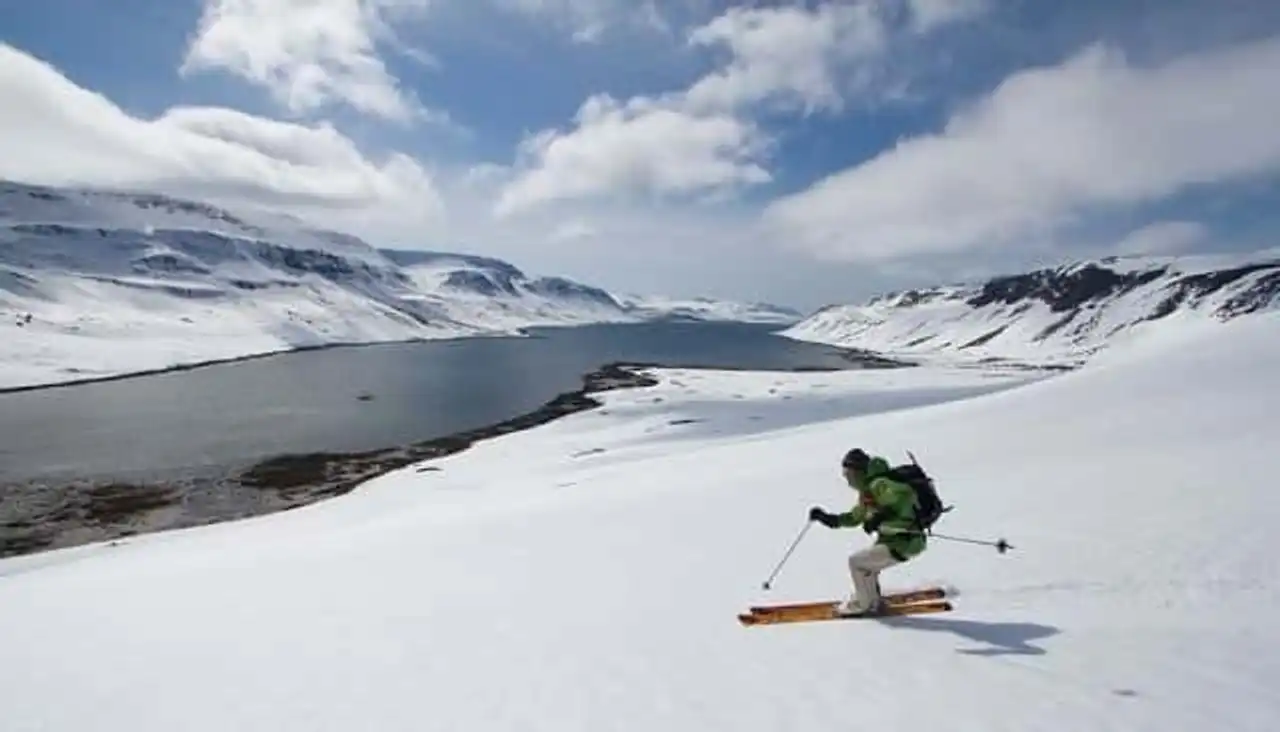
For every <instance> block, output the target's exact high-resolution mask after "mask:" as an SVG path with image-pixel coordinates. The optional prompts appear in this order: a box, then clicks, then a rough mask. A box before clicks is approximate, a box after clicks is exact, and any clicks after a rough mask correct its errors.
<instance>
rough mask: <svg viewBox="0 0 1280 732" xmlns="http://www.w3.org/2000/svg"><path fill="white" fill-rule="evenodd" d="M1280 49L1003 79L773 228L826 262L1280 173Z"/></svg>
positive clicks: (775, 220)
mask: <svg viewBox="0 0 1280 732" xmlns="http://www.w3.org/2000/svg"><path fill="white" fill-rule="evenodd" d="M1277 68H1280V38H1273V39H1270V40H1266V41H1261V42H1257V43H1253V44H1250V45H1241V46H1237V47H1232V48H1227V49H1219V50H1214V51H1209V52H1204V53H1200V54H1197V55H1192V56H1187V57H1185V58H1181V59H1178V60H1175V61H1173V62H1171V63H1168V64H1166V65H1163V66H1160V67H1156V68H1135V67H1133V66H1130V65H1129V64H1127V63H1126V61H1125V60H1124V59H1123V58H1122V57H1120V56H1119V55H1118V54H1116V53H1112V52H1108V51H1106V50H1104V49H1103V48H1101V47H1093V48H1090V49H1087V50H1086V51H1085V52H1082V53H1080V54H1078V55H1077V56H1075V57H1074V58H1071V59H1069V60H1068V61H1067V62H1065V63H1063V64H1062V65H1060V66H1056V67H1051V68H1043V69H1034V70H1028V71H1023V72H1020V73H1017V74H1014V75H1012V76H1010V77H1009V78H1007V79H1006V80H1005V81H1004V82H1003V83H1002V84H1001V85H1000V86H999V87H998V88H997V89H996V90H995V91H994V92H993V93H992V94H991V95H990V96H988V97H986V98H984V99H982V100H980V101H979V102H978V103H976V104H974V105H973V106H972V107H971V108H969V109H966V110H964V111H963V112H961V113H958V114H956V115H955V116H954V117H953V118H952V119H951V120H950V122H949V123H948V124H947V126H946V129H945V130H943V131H942V132H940V133H937V134H933V135H926V136H922V137H917V138H914V139H909V140H906V141H904V142H902V143H900V144H898V145H897V146H896V147H894V148H892V149H890V150H886V151H885V152H883V153H881V154H880V155H878V156H877V157H875V158H873V159H871V160H870V161H867V162H865V163H863V164H861V165H858V166H855V167H853V168H850V169H848V170H845V171H843V172H840V173H837V174H834V175H831V176H829V177H827V178H826V179H824V180H822V181H819V182H818V183H816V184H815V185H813V186H811V187H810V188H809V189H807V190H805V191H803V192H801V193H798V194H795V195H793V196H789V197H787V198H784V199H781V200H779V201H777V202H775V203H774V204H772V205H771V206H770V207H769V208H768V210H767V212H766V221H767V223H768V225H769V226H770V227H771V228H772V229H773V230H774V231H775V232H776V234H777V235H778V236H779V237H780V238H781V239H783V240H785V241H787V242H788V243H793V244H794V245H796V246H799V247H802V248H804V249H807V250H810V251H812V252H816V253H819V254H821V255H824V256H828V257H831V258H841V259H847V260H885V259H891V258H894V257H899V256H905V255H911V254H919V253H927V252H949V251H950V252H956V251H963V250H968V249H973V248H979V247H994V246H999V245H1008V244H1012V243H1016V242H1017V241H1018V240H1019V239H1020V238H1021V237H1026V236H1031V235H1035V234H1039V233H1043V232H1045V231H1048V230H1051V229H1053V228H1054V227H1056V226H1059V225H1061V224H1063V223H1065V222H1067V221H1069V220H1071V219H1072V217H1074V216H1078V215H1081V214H1084V213H1087V212H1089V211H1090V210H1092V209H1094V208H1095V207H1105V206H1130V205H1135V204H1141V203H1144V202H1150V201H1156V200H1160V199H1162V198H1164V197H1167V196H1170V195H1172V194H1174V193H1177V192H1180V191H1183V190H1184V189H1187V188H1189V187H1192V186H1197V185H1204V184H1213V183H1220V182H1228V181H1233V180H1239V179H1245V178H1249V177H1251V176H1258V175H1263V174H1269V173H1275V172H1276V171H1277V170H1280V135H1278V134H1276V130H1277V129H1280V96H1278V95H1276V94H1275V89H1276V77H1275V69H1277Z"/></svg>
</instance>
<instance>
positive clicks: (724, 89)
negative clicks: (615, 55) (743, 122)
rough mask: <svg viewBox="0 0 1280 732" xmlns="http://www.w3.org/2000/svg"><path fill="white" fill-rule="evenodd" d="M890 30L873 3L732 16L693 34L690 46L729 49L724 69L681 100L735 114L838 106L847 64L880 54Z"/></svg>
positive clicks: (757, 10) (739, 10) (754, 11)
mask: <svg viewBox="0 0 1280 732" xmlns="http://www.w3.org/2000/svg"><path fill="white" fill-rule="evenodd" d="M887 42H888V38H887V29H886V27H885V25H884V22H883V20H882V19H881V18H880V17H879V15H878V11H877V6H876V4H874V3H856V4H844V3H831V4H827V5H822V6H820V7H818V8H816V9H814V10H806V9H804V8H800V7H779V8H749V9H748V8H733V9H730V10H729V11H727V12H726V13H724V14H723V15H721V16H720V17H718V18H716V19H715V20H713V21H711V22H710V23H708V24H707V25H704V26H702V27H701V28H698V29H696V30H694V31H693V32H692V33H691V34H690V36H689V43H690V44H691V45H693V46H712V47H714V46H720V45H723V46H726V47H728V48H729V50H730V51H731V53H732V60H731V61H730V62H729V64H728V65H727V66H726V67H725V68H723V69H721V70H719V71H716V72H714V73H712V74H710V75H708V76H706V77H704V78H703V79H702V80H700V81H698V82H697V83H696V84H694V85H693V87H692V88H690V89H689V91H688V92H687V93H686V94H685V101H686V103H687V104H688V105H689V107H690V108H692V109H697V110H721V109H734V108H737V107H739V106H741V105H746V104H754V103H757V102H762V101H766V100H769V99H777V100H778V101H780V102H782V103H784V104H798V105H800V106H802V107H804V108H805V110H806V111H811V110H814V109H823V108H827V109H838V108H840V107H841V106H842V102H843V99H844V92H843V90H842V89H841V71H842V69H843V68H844V67H845V65H846V64H848V63H850V62H852V61H854V60H857V59H860V58H862V59H865V58H868V57H871V56H874V55H876V54H879V53H881V52H882V51H883V50H884V49H885V47H886V44H887Z"/></svg>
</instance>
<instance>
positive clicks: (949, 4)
mask: <svg viewBox="0 0 1280 732" xmlns="http://www.w3.org/2000/svg"><path fill="white" fill-rule="evenodd" d="M908 5H909V6H910V9H911V24H912V26H913V27H914V28H915V29H916V31H918V32H920V33H928V32H929V31H932V30H934V29H935V28H940V27H942V26H944V25H950V24H952V23H956V22H960V21H964V20H971V19H973V18H976V17H978V16H980V15H983V14H984V13H986V12H987V11H988V10H990V5H991V3H990V0H908Z"/></svg>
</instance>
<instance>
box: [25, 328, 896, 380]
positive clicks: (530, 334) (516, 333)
mask: <svg viewBox="0 0 1280 732" xmlns="http://www.w3.org/2000/svg"><path fill="white" fill-rule="evenodd" d="M650 322H658V321H645V320H641V321H620V322H617V323H613V322H602V323H574V324H559V323H552V324H535V325H525V326H520V327H518V328H514V329H512V330H509V331H491V332H484V331H480V332H476V333H472V334H457V335H446V336H440V337H437V338H430V337H417V338H395V339H391V340H378V341H337V342H334V343H319V344H315V345H309V346H292V347H289V348H277V349H274V350H271V351H255V352H253V353H246V354H242V355H239V356H226V357H221V358H212V359H204V360H199V361H190V362H186V363H179V364H173V365H170V366H160V367H155V368H146V369H141V370H138V371H123V372H120V373H115V374H104V375H101V376H86V377H82V378H73V379H68V380H65V381H49V382H42V383H38V384H22V385H20V386H0V396H4V395H5V394H19V393H24V392H33V391H45V390H50V389H66V388H70V387H74V386H85V385H88V384H102V383H109V382H113V381H127V380H129V379H141V378H145V377H148V376H163V375H165V374H172V373H181V372H185V371H196V370H198V369H203V368H210V367H213V366H225V365H227V364H236V363H245V362H249V361H258V360H262V359H266V358H273V357H275V356H288V355H291V354H295V353H309V352H312V351H328V350H335V349H340V348H371V347H376V346H390V345H402V344H408V343H450V342H462V341H471V340H479V339H485V338H489V339H493V338H520V339H536V338H542V337H544V336H541V335H538V334H537V333H536V332H534V331H537V330H541V329H546V328H578V327H583V326H590V325H598V324H607V325H630V324H634V325H643V324H646V323H650ZM680 322H685V323H690V324H696V323H716V322H742V323H745V324H748V325H762V326H764V325H775V324H773V323H756V322H753V321H708V320H688V321H680ZM773 335H776V336H778V337H784V336H781V335H779V333H773ZM824 345H828V346H830V347H831V348H834V349H835V350H837V351H840V352H841V355H842V356H843V357H845V358H846V359H847V360H849V361H855V360H857V359H860V358H861V359H866V360H867V361H872V360H883V361H886V362H890V363H893V362H894V360H893V359H888V358H885V357H882V356H878V355H877V354H874V353H872V352H870V351H861V350H860V349H856V348H849V347H846V346H835V345H831V344H824ZM897 363H898V364H899V365H904V366H905V365H914V364H908V363H906V362H902V361H898V362H897ZM655 365H656V364H655ZM673 368H679V367H673Z"/></svg>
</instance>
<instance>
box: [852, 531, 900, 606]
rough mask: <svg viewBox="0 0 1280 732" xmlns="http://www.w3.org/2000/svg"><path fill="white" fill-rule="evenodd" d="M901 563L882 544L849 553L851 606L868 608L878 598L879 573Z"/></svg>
mask: <svg viewBox="0 0 1280 732" xmlns="http://www.w3.org/2000/svg"><path fill="white" fill-rule="evenodd" d="M895 564H901V562H899V561H898V560H897V559H896V558H895V557H894V556H893V554H891V553H890V552H889V549H888V547H886V546H884V545H882V544H873V545H871V546H869V547H867V548H866V549H862V550H860V551H856V552H854V553H853V554H850V555H849V574H850V576H852V577H853V590H854V595H853V603H852V604H853V606H854V607H853V608H851V609H855V610H858V611H863V610H867V609H869V608H870V607H871V606H872V605H873V604H874V603H875V602H876V601H877V600H879V599H880V573H881V572H883V571H884V570H886V569H888V568H889V567H892V566H894V565H895Z"/></svg>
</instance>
